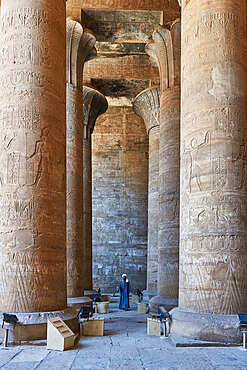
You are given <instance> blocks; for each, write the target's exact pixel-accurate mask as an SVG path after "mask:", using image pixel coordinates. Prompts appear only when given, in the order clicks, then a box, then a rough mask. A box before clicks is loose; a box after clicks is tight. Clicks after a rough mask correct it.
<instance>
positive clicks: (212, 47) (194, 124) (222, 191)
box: [179, 0, 247, 314]
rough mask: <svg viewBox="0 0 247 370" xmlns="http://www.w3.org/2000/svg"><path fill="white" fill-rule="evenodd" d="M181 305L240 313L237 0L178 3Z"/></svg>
mask: <svg viewBox="0 0 247 370" xmlns="http://www.w3.org/2000/svg"><path fill="white" fill-rule="evenodd" d="M182 9H183V34H182V86H183V88H182V125H181V130H182V137H181V145H182V147H181V160H182V162H181V166H182V173H181V181H182V183H181V240H180V248H181V255H180V294H179V295H180V301H179V306H180V308H181V309H183V310H185V311H190V312H197V313H215V314H236V313H237V312H246V310H247V274H246V266H247V228H246V225H247V213H246V212H247V191H246V190H247V189H246V185H247V184H246V175H247V151H246V149H247V144H246V87H247V77H246V55H247V53H246V29H245V14H246V13H245V0H239V1H236V0H228V1H225V0H217V1H214V2H209V1H206V0H201V1H200V2H198V1H196V0H190V1H189V2H188V1H182Z"/></svg>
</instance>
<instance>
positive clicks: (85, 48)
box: [66, 18, 97, 87]
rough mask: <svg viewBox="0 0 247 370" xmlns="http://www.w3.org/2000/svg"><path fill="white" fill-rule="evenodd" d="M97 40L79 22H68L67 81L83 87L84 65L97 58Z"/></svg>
mask: <svg viewBox="0 0 247 370" xmlns="http://www.w3.org/2000/svg"><path fill="white" fill-rule="evenodd" d="M95 43H96V38H95V36H94V35H93V33H92V32H91V31H90V30H87V29H83V27H82V25H81V24H80V23H79V22H76V21H74V20H73V19H71V18H67V20H66V81H67V83H68V84H70V85H73V86H74V87H78V86H81V85H82V73H83V66H84V63H85V62H87V61H88V60H91V59H93V58H95V57H96V55H97V51H96V48H95Z"/></svg>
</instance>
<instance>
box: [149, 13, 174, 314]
mask: <svg viewBox="0 0 247 370" xmlns="http://www.w3.org/2000/svg"><path fill="white" fill-rule="evenodd" d="M180 40H181V24H180V20H176V21H175V22H173V23H172V24H169V25H166V26H164V27H161V26H160V27H159V28H158V29H157V30H156V31H155V32H154V49H155V53H156V58H157V62H158V67H159V72H160V82H161V94H160V142H159V212H160V217H159V236H158V261H159V263H158V296H157V297H154V298H152V300H151V301H150V304H151V309H155V306H156V307H157V306H158V305H159V304H165V305H166V306H167V307H168V308H171V307H172V306H173V307H174V306H176V305H177V301H178V280H179V279H178V276H179V273H178V258H179V187H180V163H179V162H180V160H179V147H180V51H181V48H180Z"/></svg>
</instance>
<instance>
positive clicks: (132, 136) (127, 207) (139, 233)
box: [92, 107, 148, 291]
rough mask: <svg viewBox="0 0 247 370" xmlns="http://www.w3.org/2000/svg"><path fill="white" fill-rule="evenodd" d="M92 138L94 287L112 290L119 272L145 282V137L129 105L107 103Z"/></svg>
mask: <svg viewBox="0 0 247 370" xmlns="http://www.w3.org/2000/svg"><path fill="white" fill-rule="evenodd" d="M92 138H93V163H92V171H93V279H94V288H98V287H101V288H102V289H103V290H104V291H112V290H113V288H114V287H115V286H116V285H117V284H118V283H119V279H120V278H121V274H122V273H124V272H125V273H127V274H128V275H129V278H130V280H131V283H132V288H138V287H139V288H142V289H144V288H145V287H146V269H147V266H146V262H147V261H146V258H147V201H148V137H147V134H146V129H145V125H144V122H143V121H142V119H141V118H139V117H138V116H137V115H136V114H135V113H134V112H133V110H132V107H109V109H108V111H107V113H106V114H104V115H103V116H101V117H100V118H99V119H98V120H97V122H96V126H95V130H94V134H93V135H92Z"/></svg>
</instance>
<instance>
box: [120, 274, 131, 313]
mask: <svg viewBox="0 0 247 370" xmlns="http://www.w3.org/2000/svg"><path fill="white" fill-rule="evenodd" d="M129 294H130V283H129V280H128V279H127V275H126V274H123V275H122V280H121V282H120V302H119V308H120V309H121V310H127V309H128V308H130V303H129Z"/></svg>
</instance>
